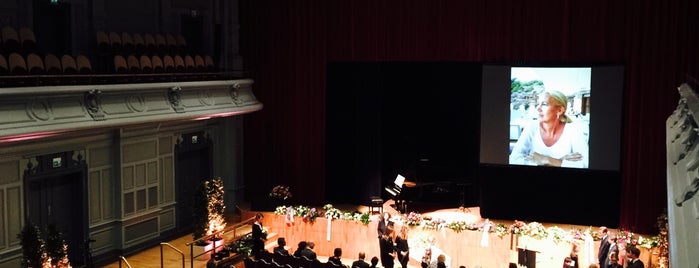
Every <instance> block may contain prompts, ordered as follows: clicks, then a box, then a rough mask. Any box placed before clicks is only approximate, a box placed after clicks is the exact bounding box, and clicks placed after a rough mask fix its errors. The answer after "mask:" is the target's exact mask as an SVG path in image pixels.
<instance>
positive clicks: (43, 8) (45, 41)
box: [34, 0, 72, 57]
mask: <svg viewBox="0 0 699 268" xmlns="http://www.w3.org/2000/svg"><path fill="white" fill-rule="evenodd" d="M70 18H71V16H70V4H69V3H66V2H65V1H60V2H55V3H54V2H52V1H48V0H34V35H35V36H36V40H37V42H36V44H37V46H38V48H39V52H40V53H42V54H44V53H53V54H56V55H58V56H59V57H60V55H63V54H71V53H72V52H71V48H72V31H71V19H70Z"/></svg>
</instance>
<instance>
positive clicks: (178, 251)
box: [160, 242, 184, 268]
mask: <svg viewBox="0 0 699 268" xmlns="http://www.w3.org/2000/svg"><path fill="white" fill-rule="evenodd" d="M163 246H168V247H170V248H171V249H174V250H175V251H177V253H180V255H181V256H182V268H184V253H182V251H180V250H179V249H177V248H176V247H173V246H172V245H170V244H169V243H165V242H162V243H160V267H161V268H162V267H165V263H164V261H163Z"/></svg>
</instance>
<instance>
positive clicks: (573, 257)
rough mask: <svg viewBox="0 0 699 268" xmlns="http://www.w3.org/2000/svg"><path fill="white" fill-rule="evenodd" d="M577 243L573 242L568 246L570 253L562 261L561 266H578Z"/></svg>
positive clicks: (565, 267)
mask: <svg viewBox="0 0 699 268" xmlns="http://www.w3.org/2000/svg"><path fill="white" fill-rule="evenodd" d="M578 267H580V265H579V264H578V244H577V243H575V242H573V243H572V244H571V247H570V255H568V257H566V258H565V260H564V261H563V268H578Z"/></svg>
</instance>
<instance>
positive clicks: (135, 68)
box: [115, 55, 141, 74]
mask: <svg viewBox="0 0 699 268" xmlns="http://www.w3.org/2000/svg"><path fill="white" fill-rule="evenodd" d="M115 63H116V62H115ZM126 65H127V66H128V68H129V73H132V74H137V73H141V63H140V62H139V61H138V58H136V56H134V55H129V57H128V58H127V61H126Z"/></svg>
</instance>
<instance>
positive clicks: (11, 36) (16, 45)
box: [1, 26, 20, 54]
mask: <svg viewBox="0 0 699 268" xmlns="http://www.w3.org/2000/svg"><path fill="white" fill-rule="evenodd" d="M1 31H2V33H1V34H2V44H3V47H4V48H5V54H11V53H16V52H20V42H19V34H18V33H17V30H15V28H13V27H12V26H5V27H2V30H1Z"/></svg>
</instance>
